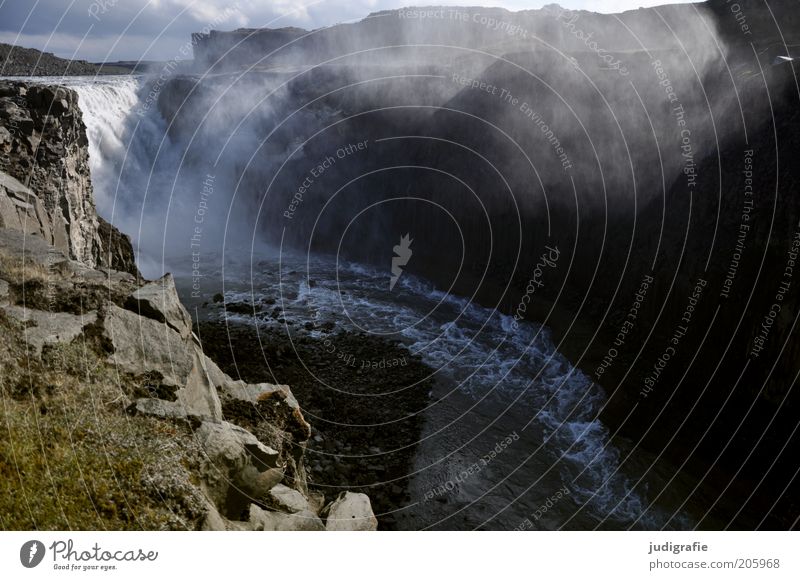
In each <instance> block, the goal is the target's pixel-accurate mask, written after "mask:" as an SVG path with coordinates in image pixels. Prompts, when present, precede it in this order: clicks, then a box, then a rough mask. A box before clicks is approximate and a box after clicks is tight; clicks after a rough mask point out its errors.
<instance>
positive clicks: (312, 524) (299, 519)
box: [249, 505, 325, 532]
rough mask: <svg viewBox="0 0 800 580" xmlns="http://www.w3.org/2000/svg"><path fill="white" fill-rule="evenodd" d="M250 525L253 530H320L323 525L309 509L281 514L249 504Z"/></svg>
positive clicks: (323, 528) (322, 529)
mask: <svg viewBox="0 0 800 580" xmlns="http://www.w3.org/2000/svg"><path fill="white" fill-rule="evenodd" d="M249 522H250V527H251V529H252V530H254V531H266V532H276V531H280V532H322V531H324V530H325V526H324V525H323V524H322V521H321V520H320V519H319V518H318V517H317V515H316V514H315V513H313V512H310V511H303V512H298V513H295V514H283V513H279V512H270V511H266V510H263V509H261V508H260V507H258V506H256V505H251V506H250V520H249Z"/></svg>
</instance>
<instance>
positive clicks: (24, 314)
mask: <svg viewBox="0 0 800 580" xmlns="http://www.w3.org/2000/svg"><path fill="white" fill-rule="evenodd" d="M4 310H5V311H6V314H7V315H8V316H10V317H12V318H15V319H17V320H19V321H20V322H26V323H28V324H27V325H26V328H25V335H24V336H25V342H26V343H27V344H28V345H30V346H31V347H33V350H34V352H36V354H41V353H42V348H43V347H44V345H46V344H56V343H59V342H71V341H72V340H74V339H75V338H76V337H78V336H79V335H80V334H81V333H82V332H83V328H84V327H85V326H87V325H89V324H92V323H94V322H95V321H96V320H97V312H95V311H91V312H87V313H86V314H84V315H83V316H77V315H75V314H67V313H65V312H45V311H43V310H32V309H30V308H23V307H22V306H6V307H5V308H4ZM31 324H32V325H31Z"/></svg>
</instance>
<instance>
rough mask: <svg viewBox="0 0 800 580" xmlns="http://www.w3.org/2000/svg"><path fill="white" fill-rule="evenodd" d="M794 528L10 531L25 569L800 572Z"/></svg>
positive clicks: (646, 574)
mask: <svg viewBox="0 0 800 580" xmlns="http://www.w3.org/2000/svg"><path fill="white" fill-rule="evenodd" d="M799 540H800V535H797V534H794V533H791V532H675V533H673V532H669V533H654V532H529V533H524V532H493V533H489V532H384V533H380V532H378V533H348V532H341V533H314V532H196V533H194V532H0V577H2V578H4V579H16V578H30V579H36V578H67V577H69V578H93V579H94V578H114V579H124V578H136V579H141V578H153V579H156V578H186V577H187V576H186V575H187V574H192V575H197V577H199V578H203V579H205V578H215V577H219V578H248V577H254V578H276V577H282V578H289V577H295V578H303V579H305V578H315V577H319V578H325V579H326V580H329V579H334V580H335V579H339V578H341V579H347V580H358V579H361V578H381V579H382V578H408V577H409V575H412V576H413V577H415V578H420V579H422V578H432V577H435V576H434V575H435V574H441V575H442V577H443V578H456V579H462V578H463V579H470V578H476V579H478V578H479V579H481V580H485V579H486V578H542V577H548V576H553V577H566V578H577V577H581V576H578V575H583V574H585V575H586V576H585V577H594V576H595V575H597V574H600V577H601V578H615V579H616V580H621V579H628V578H631V579H637V580H638V579H641V578H703V579H706V578H721V579H722V578H724V579H726V580H727V579H746V578H758V579H764V580H769V579H773V578H774V579H776V580H777V579H779V578H792V579H797V578H800V566H799V565H798V562H800V550H799V549H798V548H800V541H799Z"/></svg>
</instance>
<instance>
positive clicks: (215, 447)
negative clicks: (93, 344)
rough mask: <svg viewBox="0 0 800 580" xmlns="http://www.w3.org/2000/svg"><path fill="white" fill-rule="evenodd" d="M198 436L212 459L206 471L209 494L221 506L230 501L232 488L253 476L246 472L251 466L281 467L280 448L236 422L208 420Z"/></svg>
mask: <svg viewBox="0 0 800 580" xmlns="http://www.w3.org/2000/svg"><path fill="white" fill-rule="evenodd" d="M196 435H197V438H198V441H199V442H200V445H201V446H202V448H203V450H204V451H205V453H206V455H207V457H208V460H209V464H208V465H207V466H206V468H205V469H204V470H203V472H204V477H205V482H206V486H207V493H208V496H209V497H210V498H211V499H212V500H214V502H215V503H216V505H217V506H224V505H225V504H226V501H227V498H228V496H229V494H230V493H231V492H232V488H236V490H238V489H240V486H241V482H242V478H243V475H244V477H245V478H247V477H250V476H248V475H247V471H246V469H247V468H248V467H253V468H255V469H256V471H266V470H267V469H269V467H278V465H277V463H278V461H279V454H278V452H277V451H275V450H274V449H271V448H270V447H267V446H266V445H264V444H263V443H261V442H260V441H259V440H258V439H256V438H255V436H254V435H253V434H252V433H250V432H249V431H246V430H244V429H242V428H241V427H239V426H237V425H233V424H232V423H227V422H222V423H214V422H210V421H205V422H203V423H202V425H200V428H199V429H198V430H197V433H196ZM266 466H269V467H266ZM256 477H257V476H252V477H250V478H251V479H255V478H256ZM281 477H283V475H282V474H281ZM241 491H246V490H241Z"/></svg>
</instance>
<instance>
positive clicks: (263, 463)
mask: <svg viewBox="0 0 800 580" xmlns="http://www.w3.org/2000/svg"><path fill="white" fill-rule="evenodd" d="M0 250H1V252H2V254H1V256H0V257H1V258H2V265H1V266H0V292H1V295H0V318H2V319H3V320H4V321H5V324H6V328H7V330H8V333H9V334H10V335H11V336H5V337H4V341H3V342H4V343H6V345H5V346H4V347H3V349H4V350H5V349H11V348H12V347H11V346H8V345H9V344H14V342H15V341H16V342H17V343H21V344H23V345H24V350H25V355H24V357H20V358H17V361H16V363H14V362H11V363H9V364H10V365H11V366H13V365H15V364H22V367H23V368H19V369H17V372H18V373H19V375H20V380H21V382H23V383H24V382H26V379H28V380H32V381H34V382H36V381H38V380H39V378H38V377H36V376H31V374H30V372H29V371H30V369H31V368H36V364H37V361H42V360H45V361H46V360H48V358H47V357H49V356H50V353H51V352H52V351H53V349H58V348H59V346H61V345H69V344H77V343H80V344H81V345H82V347H81V348H82V349H83V351H84V352H85V354H86V357H87V358H86V360H87V361H92V363H91V366H93V367H97V366H102V367H105V368H107V369H109V371H111V372H112V373H113V374H115V375H116V380H115V383H116V384H115V390H116V391H117V392H118V396H117V398H116V400H115V403H114V406H113V407H114V408H115V409H117V413H118V414H119V415H120V416H128V417H131V419H130V420H131V421H142V420H147V421H151V424H152V425H159V424H167V425H169V424H172V425H174V426H175V427H174V428H177V429H179V431H177V433H178V437H179V438H185V439H186V443H185V445H186V448H187V449H189V448H196V451H197V452H198V457H197V458H196V459H195V460H194V464H193V465H192V464H191V463H190V462H189V461H188V455H187V457H186V458H185V459H186V461H187V466H185V467H183V468H179V472H180V473H181V478H180V479H181V481H183V482H184V484H183V485H184V487H185V489H183V491H182V492H181V493H182V494H184V495H186V496H191V497H194V498H195V504H197V505H199V506H200V507H195V508H193V510H192V512H191V514H190V515H189V516H186V517H184V518H183V520H182V521H183V523H184V525H187V524H188V525H192V526H195V527H197V528H199V529H205V530H227V529H232V530H309V531H310V530H326V529H327V530H375V529H376V528H377V520H376V518H375V516H374V514H373V513H372V508H371V506H370V500H369V498H368V497H367V496H366V495H364V494H355V493H350V492H343V493H341V494H340V495H339V496H338V497H335V498H331V499H333V501H332V502H330V503H328V504H327V505H326V498H325V497H324V496H322V495H321V494H319V493H310V492H309V491H308V486H307V483H306V480H307V476H306V471H305V465H304V451H305V446H306V442H307V441H308V439H309V437H310V436H311V427H310V425H309V424H308V423H307V422H306V420H305V418H304V417H303V413H302V411H301V409H300V407H299V405H298V404H297V401H296V400H295V398H294V396H293V395H292V392H291V390H290V389H289V387H288V386H285V385H272V384H268V383H262V384H247V383H244V382H243V381H236V380H234V379H232V378H231V377H230V376H228V375H226V374H225V373H223V372H222V371H221V370H220V369H219V368H218V367H217V365H216V364H215V363H214V362H213V361H212V360H211V359H209V358H208V357H207V356H206V355H205V354H203V349H202V345H201V343H200V340H199V339H198V337H197V336H196V335H195V334H194V333H193V332H192V327H191V318H190V316H189V314H188V312H187V311H186V309H185V308H184V307H183V306H182V305H181V303H180V301H179V299H178V296H177V293H176V290H175V285H174V282H173V280H172V277H171V276H170V275H169V274H168V275H166V276H165V277H163V278H161V279H160V280H157V281H154V282H143V281H141V280H140V279H137V278H136V277H135V276H133V275H132V274H130V273H127V272H118V271H115V270H110V269H107V270H96V269H92V268H90V267H88V266H86V265H84V264H81V263H79V262H77V261H75V260H71V259H69V258H68V257H67V256H66V255H64V254H63V253H62V252H60V251H59V250H57V249H56V248H54V247H52V246H50V245H49V244H47V243H45V241H44V240H43V239H42V236H40V235H31V234H26V233H23V232H20V231H14V230H13V229H9V228H4V229H0ZM0 354H2V355H6V354H8V353H5V352H4V353H0ZM3 358H4V360H5V359H6V358H9V359H10V358H12V357H5V356H3ZM21 358H24V359H26V360H27V362H28V365H25V364H24V361H23V360H21ZM31 361H33V364H34V366H33V367H30V366H29V365H30V364H31ZM4 364H5V362H4ZM45 366H48V365H45ZM8 370H9V373H8V376H9V377H11V376H14V374H15V373H14V371H13V369H12V368H10V367H9V368H8ZM5 386H7V385H5V384H4V387H5ZM42 404H45V403H42ZM54 412H57V411H55V410H54ZM243 417H244V418H243ZM153 420H155V423H153V422H152V421H153ZM243 423H246V424H247V425H250V426H251V430H248V429H245V428H244V427H242V426H241V424H243ZM164 428H165V427H164ZM156 432H157V431H154V435H155V433H156ZM12 435H14V434H13V433H12ZM12 439H13V437H12ZM130 443H133V444H135V443H136V441H131V442H130ZM2 455H3V454H2V453H0V460H2V461H3V462H5V460H7V459H8V461H9V462H10V458H5V457H3V456H2ZM188 465H192V466H191V467H189V466H188ZM173 468H174V466H173ZM151 471H152V470H151ZM148 473H149V472H148ZM90 478H91V476H90ZM153 485H155V486H156V490H157V492H158V495H159V496H164V495H169V494H170V493H172V494H174V493H175V492H174V490H173V491H172V492H170V490H169V489H162V487H160V486H162V485H164V483H163V482H162V483H161V484H159V483H155V484H153ZM23 492H24V490H23ZM186 520H189V521H188V522H187V521H186Z"/></svg>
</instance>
